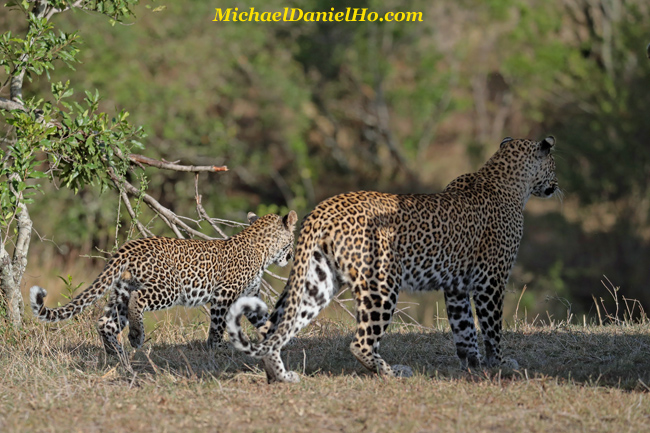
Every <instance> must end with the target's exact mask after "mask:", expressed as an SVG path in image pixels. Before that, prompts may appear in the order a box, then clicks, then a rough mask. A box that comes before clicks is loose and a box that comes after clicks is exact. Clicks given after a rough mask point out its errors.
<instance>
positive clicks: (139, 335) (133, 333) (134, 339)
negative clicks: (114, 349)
mask: <svg viewBox="0 0 650 433" xmlns="http://www.w3.org/2000/svg"><path fill="white" fill-rule="evenodd" d="M129 341H130V342H131V346H132V347H133V348H134V349H139V348H141V347H142V345H143V344H144V333H143V332H142V331H140V330H139V329H133V328H131V329H130V330H129Z"/></svg>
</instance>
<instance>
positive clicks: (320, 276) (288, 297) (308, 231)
mask: <svg viewBox="0 0 650 433" xmlns="http://www.w3.org/2000/svg"><path fill="white" fill-rule="evenodd" d="M317 212H318V209H316V210H315V211H314V212H312V214H311V215H309V216H308V217H307V218H306V219H305V221H304V222H303V225H302V228H301V231H300V239H299V241H298V246H297V247H296V254H295V261H294V265H293V268H292V269H291V273H290V275H289V281H288V282H287V285H286V287H285V288H284V291H283V292H282V294H281V295H280V298H279V299H278V301H277V303H276V305H275V309H274V311H273V313H272V314H271V316H270V317H269V320H268V322H267V323H266V324H265V325H264V326H262V327H261V328H260V329H259V331H260V333H261V334H262V335H263V340H261V341H259V342H251V341H250V340H249V339H248V338H247V336H246V334H245V333H244V332H243V330H242V327H241V318H242V316H243V315H248V314H249V313H251V312H255V313H257V314H258V315H261V314H265V313H266V310H267V307H266V304H264V302H262V301H261V300H260V299H259V298H256V297H242V298H239V299H238V300H237V301H236V302H235V303H234V304H233V305H232V306H231V307H230V310H229V312H228V316H227V318H226V327H227V330H228V335H229V337H230V342H231V343H232V345H233V346H234V347H235V348H236V349H238V350H240V351H241V352H243V353H245V354H246V355H249V356H252V357H255V358H263V357H267V356H269V354H272V353H274V352H279V351H280V350H281V349H282V347H283V346H284V345H285V344H287V343H288V342H289V340H290V339H291V338H292V337H293V336H294V335H296V334H297V333H298V331H300V329H302V328H303V327H305V326H306V325H307V324H308V323H309V322H310V321H311V320H312V319H313V318H314V317H316V315H317V314H318V312H319V311H320V310H321V309H323V308H324V307H325V306H326V305H327V304H328V303H329V301H330V300H331V298H332V296H333V294H334V293H333V292H334V284H335V279H334V278H333V275H334V274H333V270H332V267H331V266H330V264H329V263H328V260H327V258H326V256H325V255H324V253H323V248H322V247H323V243H324V241H325V240H324V239H323V232H322V230H321V227H320V225H319V226H317V227H314V224H312V223H313V222H314V221H315V220H316V218H315V215H314V214H315V213H317ZM306 290H309V295H310V296H304V295H305V291H306Z"/></svg>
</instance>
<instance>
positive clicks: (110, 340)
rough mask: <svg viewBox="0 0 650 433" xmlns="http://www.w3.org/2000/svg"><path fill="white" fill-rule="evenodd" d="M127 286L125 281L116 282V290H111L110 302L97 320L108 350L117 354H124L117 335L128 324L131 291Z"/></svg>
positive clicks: (98, 329)
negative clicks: (126, 288)
mask: <svg viewBox="0 0 650 433" xmlns="http://www.w3.org/2000/svg"><path fill="white" fill-rule="evenodd" d="M125 286H126V284H125V283H124V282H123V281H118V282H117V283H116V285H115V290H114V291H113V292H111V294H110V296H109V299H108V303H107V304H106V307H104V314H103V316H102V317H100V319H99V321H98V322H97V331H98V332H99V335H100V337H101V338H102V341H103V343H104V348H105V350H106V352H108V353H109V354H111V355H117V356H123V355H124V349H123V348H122V345H121V344H120V343H119V341H118V339H117V336H118V335H119V334H120V332H122V330H123V329H124V328H125V327H126V325H127V324H128V320H127V305H128V302H129V292H128V290H125ZM118 289H121V290H118Z"/></svg>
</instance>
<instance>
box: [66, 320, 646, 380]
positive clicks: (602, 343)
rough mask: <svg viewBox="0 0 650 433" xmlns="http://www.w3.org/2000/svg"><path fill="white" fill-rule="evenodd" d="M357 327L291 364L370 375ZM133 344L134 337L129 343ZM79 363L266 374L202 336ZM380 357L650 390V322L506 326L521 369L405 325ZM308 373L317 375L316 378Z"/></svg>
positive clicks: (434, 370) (144, 371)
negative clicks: (125, 359) (466, 359)
mask: <svg viewBox="0 0 650 433" xmlns="http://www.w3.org/2000/svg"><path fill="white" fill-rule="evenodd" d="M351 340H352V333H351V332H350V331H349V329H348V330H345V329H341V328H340V327H336V326H328V325H327V323H326V324H325V326H323V325H322V324H321V326H320V328H318V329H315V330H311V331H310V334H307V335H303V336H300V337H298V338H296V339H294V340H293V341H292V343H290V344H289V345H288V347H286V348H285V349H284V350H283V352H282V353H283V359H284V360H285V364H286V366H287V368H289V369H291V370H294V371H297V372H299V373H300V374H302V375H303V376H306V378H305V380H313V379H314V378H318V377H320V376H322V375H327V376H339V375H357V376H366V375H372V373H371V372H368V371H367V370H365V369H364V368H363V367H362V366H361V364H360V363H359V362H358V361H357V360H356V359H355V358H354V357H353V356H352V354H351V353H350V351H349V349H348V346H349V344H350V341H351ZM127 344H128V343H127ZM61 350H62V351H65V350H70V351H71V352H73V353H72V356H73V357H75V358H77V361H73V363H74V367H75V368H77V369H80V370H82V371H83V370H95V369H97V368H100V369H101V367H102V366H108V367H111V368H112V367H113V366H115V367H116V371H119V372H120V373H118V374H117V376H118V378H117V379H118V380H124V381H131V380H132V377H133V373H136V374H137V375H139V376H146V375H153V376H158V375H161V374H166V375H171V376H173V377H179V378H187V379H192V378H194V379H203V380H214V379H218V380H228V379H231V378H233V377H235V376H237V375H240V374H252V375H254V376H255V377H256V378H259V380H260V381H265V375H264V373H263V372H262V370H261V369H260V367H259V361H258V360H256V359H254V358H250V357H247V356H244V355H242V354H241V353H239V352H237V351H235V350H234V349H232V348H231V347H230V346H227V347H226V348H224V349H220V350H214V351H211V350H208V349H207V347H206V346H205V343H204V342H203V341H199V340H196V341H191V342H189V343H184V344H174V343H156V342H154V343H147V344H145V347H144V348H142V349H139V350H135V351H133V350H130V351H129V352H128V356H129V359H130V365H131V368H132V372H128V370H127V369H125V368H124V367H122V366H120V363H119V361H118V360H117V358H115V357H111V356H107V355H105V353H104V351H103V349H102V347H101V346H99V345H96V346H95V345H92V344H82V345H75V346H70V347H68V348H67V349H61ZM380 353H381V355H382V357H383V358H384V359H385V360H386V361H387V362H389V363H390V364H404V365H408V366H410V367H411V368H413V370H414V371H415V372H416V373H417V374H424V375H427V376H430V377H432V378H435V379H436V380H455V379H460V380H463V379H464V380H481V378H484V379H485V380H491V378H493V377H495V376H497V375H499V377H500V378H504V379H509V380H529V379H534V378H537V377H555V378H557V379H558V380H560V381H571V382H573V383H581V384H586V385H591V386H594V385H597V386H605V387H616V388H622V389H639V390H648V388H647V386H646V385H650V326H649V325H633V326H604V327H593V326H592V327H586V328H582V327H578V326H568V327H562V328H555V329H552V328H550V327H533V326H524V327H523V328H521V329H519V330H517V331H512V330H510V331H506V332H505V333H504V353H505V355H506V356H509V357H512V358H514V359H516V360H517V361H518V363H519V365H520V368H519V369H518V370H501V371H499V369H490V370H475V371H472V372H466V371H462V370H460V369H459V368H458V365H459V364H458V360H457V358H456V356H455V349H454V346H453V342H452V338H451V334H450V333H449V332H442V331H434V330H413V328H410V329H400V328H399V327H397V329H396V330H394V331H393V332H390V333H389V334H388V335H387V336H386V337H385V338H384V340H383V341H382V346H381V349H380ZM310 377H311V378H312V379H310Z"/></svg>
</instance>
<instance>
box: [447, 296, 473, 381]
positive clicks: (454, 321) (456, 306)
mask: <svg viewBox="0 0 650 433" xmlns="http://www.w3.org/2000/svg"><path fill="white" fill-rule="evenodd" d="M445 305H446V306H447V318H448V319H449V325H450V326H451V332H452V334H453V336H454V343H456V354H457V355H458V358H459V359H460V366H461V368H462V369H466V368H467V367H468V365H469V367H478V366H479V365H480V364H481V355H480V353H479V351H478V340H477V338H476V328H475V327H474V316H473V315H472V304H471V302H470V298H469V293H468V292H464V291H453V290H452V291H445Z"/></svg>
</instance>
